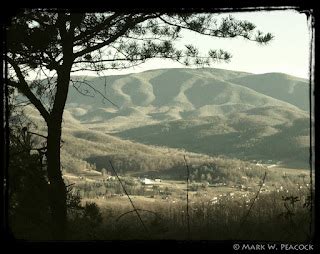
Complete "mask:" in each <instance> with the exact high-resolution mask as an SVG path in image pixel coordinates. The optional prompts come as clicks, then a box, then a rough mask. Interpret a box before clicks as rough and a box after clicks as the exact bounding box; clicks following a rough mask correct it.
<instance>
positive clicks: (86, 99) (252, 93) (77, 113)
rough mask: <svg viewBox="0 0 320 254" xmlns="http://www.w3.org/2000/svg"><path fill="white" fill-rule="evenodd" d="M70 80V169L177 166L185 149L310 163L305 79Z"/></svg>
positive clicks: (200, 73) (179, 72)
mask: <svg viewBox="0 0 320 254" xmlns="http://www.w3.org/2000/svg"><path fill="white" fill-rule="evenodd" d="M72 79H73V81H74V82H75V81H78V82H76V83H74V84H75V85H76V87H77V89H75V88H74V87H73V85H72V83H70V90H69V94H68V100H67V104H66V109H65V113H64V125H63V139H64V140H65V141H66V143H65V145H64V148H63V149H62V157H63V160H64V161H65V162H66V164H67V165H68V166H67V168H68V169H69V170H71V171H72V170H76V169H77V167H79V163H80V164H81V165H87V164H86V163H90V165H93V164H96V166H97V168H98V169H99V170H101V168H103V167H107V165H108V160H109V159H110V158H112V159H114V160H118V161H121V163H122V164H121V163H120V162H119V163H120V164H121V165H120V164H119V165H118V166H119V168H121V167H124V168H126V169H128V170H133V171H134V170H142V169H145V168H146V167H147V168H150V170H159V169H160V168H168V167H169V166H168V165H169V164H170V165H172V166H173V165H177V164H179V163H182V164H183V160H182V159H183V154H184V153H188V154H189V156H191V157H192V156H193V157H194V156H195V158H198V157H199V156H200V157H201V156H202V157H201V158H202V159H204V160H208V158H209V157H208V156H219V155H222V156H227V157H230V158H237V159H240V160H262V161H263V162H268V161H269V162H270V160H271V161H272V162H270V163H277V162H281V163H283V165H286V166H293V167H304V168H307V167H308V163H309V142H310V140H309V124H310V122H309V121H310V119H309V113H308V108H309V83H308V81H307V80H304V79H301V78H296V77H293V76H289V75H286V74H281V73H267V74H251V73H245V72H237V71H229V70H222V69H213V68H202V69H187V68H185V69H160V70H150V71H146V72H142V73H134V74H128V75H121V76H108V77H84V76H77V77H72ZM80 81H81V82H82V81H84V82H86V83H87V84H89V85H90V86H92V87H94V88H95V89H97V90H99V91H100V92H101V93H102V94H105V96H106V97H107V98H108V99H110V100H111V101H112V102H113V103H114V104H116V105H118V108H117V107H115V106H113V105H112V104H111V103H110V102H108V101H107V100H106V99H104V98H103V97H102V96H101V95H100V94H99V93H96V92H94V91H93V90H92V89H91V88H90V87H89V86H87V85H85V84H84V83H81V82H80ZM79 91H80V92H81V93H86V94H88V95H89V96H84V95H81V94H80V93H79ZM30 112H31V111H30ZM31 115H33V116H34V117H35V116H36V111H34V110H33V111H32V112H31ZM38 119H40V118H38ZM156 146H161V147H160V148H157V147H156ZM177 148H178V149H180V151H179V150H176V149H177ZM181 149H183V150H182V151H181ZM183 151H184V152H183ZM196 154H199V156H198V155H196ZM177 156H178V157H179V159H177ZM180 157H181V158H180ZM200 157H199V158H200ZM199 158H198V159H197V160H202V159H199ZM178 161H179V162H178ZM73 164H74V165H73ZM141 164H144V165H141ZM156 164H158V166H154V165H156ZM90 165H89V166H88V165H87V166H84V167H90ZM165 165H167V166H165Z"/></svg>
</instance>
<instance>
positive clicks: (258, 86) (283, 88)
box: [229, 73, 309, 111]
mask: <svg viewBox="0 0 320 254" xmlns="http://www.w3.org/2000/svg"><path fill="white" fill-rule="evenodd" d="M229 81H230V82H232V83H235V84H239V85H241V86H245V87H248V88H251V89H253V90H255V91H257V92H259V93H262V94H264V95H268V96H271V97H273V98H276V99H279V100H282V101H286V102H288V103H291V104H292V105H295V106H297V107H299V108H300V109H302V110H305V111H309V100H308V99H306V98H309V83H308V80H306V79H301V78H297V77H293V76H290V75H287V74H283V73H266V74H257V75H248V76H245V77H240V78H235V79H230V80H229Z"/></svg>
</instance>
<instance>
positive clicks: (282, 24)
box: [78, 10, 310, 78]
mask: <svg viewBox="0 0 320 254" xmlns="http://www.w3.org/2000/svg"><path fill="white" fill-rule="evenodd" d="M230 14H232V15H233V16H234V17H235V18H236V19H243V20H248V21H251V22H252V23H254V24H255V25H256V26H257V29H259V30H261V31H263V32H270V33H272V34H273V35H274V37H275V38H274V40H273V41H271V43H269V44H268V45H266V46H262V45H258V44H257V43H256V42H252V41H246V40H245V39H243V38H233V39H220V38H210V37H209V36H203V35H198V34H196V33H194V32H189V31H188V32H185V33H184V37H183V38H182V39H181V41H180V42H178V43H179V44H180V43H181V45H184V44H194V45H196V46H197V47H198V48H199V49H200V50H201V51H203V52H204V53H205V52H208V50H209V49H220V48H221V49H224V50H227V51H229V52H230V53H231V54H232V56H233V57H232V59H231V62H230V63H216V64H215V65H213V66H212V67H215V68H222V69H229V70H237V71H246V72H252V73H266V72H283V73H287V74H290V75H294V76H298V77H302V78H308V77H309V47H310V30H309V27H308V22H307V17H306V15H305V14H300V13H299V12H296V11H292V10H284V11H255V12H243V13H230ZM223 15H229V14H223ZM223 15H221V16H223ZM176 67H184V66H183V65H181V64H178V63H175V62H173V61H170V60H149V61H148V62H146V63H145V64H143V65H140V66H138V67H135V68H132V69H127V70H124V71H105V72H104V73H103V74H105V75H110V74H124V73H132V72H141V71H145V70H149V69H158V68H176ZM78 74H80V73H78ZM92 74H93V73H90V75H92Z"/></svg>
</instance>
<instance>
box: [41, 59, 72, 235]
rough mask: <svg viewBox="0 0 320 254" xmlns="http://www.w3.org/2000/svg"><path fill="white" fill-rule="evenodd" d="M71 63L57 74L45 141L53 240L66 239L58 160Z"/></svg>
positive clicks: (64, 200) (61, 180)
mask: <svg viewBox="0 0 320 254" xmlns="http://www.w3.org/2000/svg"><path fill="white" fill-rule="evenodd" d="M71 65H72V64H71V63H70V64H69V65H68V66H64V68H62V69H61V71H59V72H58V78H57V92H56V96H55V100H54V104H53V109H52V111H51V114H50V117H49V121H48V122H47V127H48V139H47V165H48V166H47V172H48V178H49V181H50V188H49V199H50V208H51V215H52V223H53V224H52V229H53V237H54V239H61V240H63V239H66V233H67V205H66V201H67V192H66V186H65V183H64V181H63V178H62V171H61V160H60V141H61V133H62V116H63V111H64V107H65V103H66V100H67V95H68V90H69V82H70V70H71Z"/></svg>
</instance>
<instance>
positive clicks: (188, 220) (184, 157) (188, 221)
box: [183, 155, 190, 239]
mask: <svg viewBox="0 0 320 254" xmlns="http://www.w3.org/2000/svg"><path fill="white" fill-rule="evenodd" d="M183 159H184V162H185V164H186V167H187V225H188V239H190V217H189V176H190V170H189V166H188V163H187V160H186V156H185V155H183Z"/></svg>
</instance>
